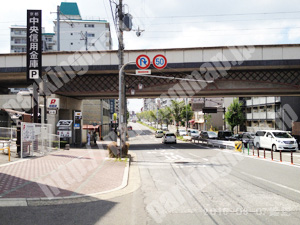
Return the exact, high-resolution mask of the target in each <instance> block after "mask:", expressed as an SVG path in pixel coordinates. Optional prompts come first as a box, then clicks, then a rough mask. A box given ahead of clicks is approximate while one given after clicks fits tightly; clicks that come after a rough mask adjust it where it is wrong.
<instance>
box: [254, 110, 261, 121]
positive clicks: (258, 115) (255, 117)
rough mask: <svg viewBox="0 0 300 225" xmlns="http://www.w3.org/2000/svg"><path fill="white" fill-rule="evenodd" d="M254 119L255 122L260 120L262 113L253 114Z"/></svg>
mask: <svg viewBox="0 0 300 225" xmlns="http://www.w3.org/2000/svg"><path fill="white" fill-rule="evenodd" d="M253 119H254V120H259V119H260V113H258V112H254V113H253Z"/></svg>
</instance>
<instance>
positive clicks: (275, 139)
mask: <svg viewBox="0 0 300 225" xmlns="http://www.w3.org/2000/svg"><path fill="white" fill-rule="evenodd" d="M254 144H255V146H256V148H258V149H259V148H266V149H272V150H273V151H277V150H290V151H291V150H294V151H296V150H298V144H297V141H296V139H295V138H293V137H292V136H291V135H290V134H289V133H288V132H286V131H282V130H261V131H257V132H256V134H255V138H254Z"/></svg>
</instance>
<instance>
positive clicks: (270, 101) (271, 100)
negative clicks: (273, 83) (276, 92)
mask: <svg viewBox="0 0 300 225" xmlns="http://www.w3.org/2000/svg"><path fill="white" fill-rule="evenodd" d="M276 102H280V97H267V104H274V103H276Z"/></svg>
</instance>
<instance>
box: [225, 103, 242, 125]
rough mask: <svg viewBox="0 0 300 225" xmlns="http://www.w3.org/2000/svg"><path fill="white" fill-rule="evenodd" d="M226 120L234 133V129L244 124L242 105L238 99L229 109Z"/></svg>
mask: <svg viewBox="0 0 300 225" xmlns="http://www.w3.org/2000/svg"><path fill="white" fill-rule="evenodd" d="M225 120H226V122H227V123H228V124H229V125H230V127H231V130H232V131H233V129H234V127H236V126H238V125H242V124H243V122H244V115H243V112H242V103H240V102H239V100H238V99H234V100H233V103H232V104H231V105H230V106H229V107H228V111H227V112H226V113H225Z"/></svg>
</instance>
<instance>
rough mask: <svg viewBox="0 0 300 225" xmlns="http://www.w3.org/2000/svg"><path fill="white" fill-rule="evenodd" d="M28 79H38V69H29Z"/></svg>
mask: <svg viewBox="0 0 300 225" xmlns="http://www.w3.org/2000/svg"><path fill="white" fill-rule="evenodd" d="M29 79H39V70H29Z"/></svg>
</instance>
